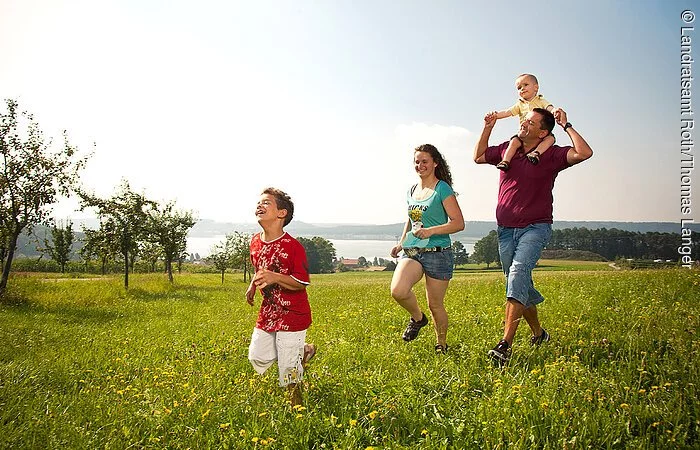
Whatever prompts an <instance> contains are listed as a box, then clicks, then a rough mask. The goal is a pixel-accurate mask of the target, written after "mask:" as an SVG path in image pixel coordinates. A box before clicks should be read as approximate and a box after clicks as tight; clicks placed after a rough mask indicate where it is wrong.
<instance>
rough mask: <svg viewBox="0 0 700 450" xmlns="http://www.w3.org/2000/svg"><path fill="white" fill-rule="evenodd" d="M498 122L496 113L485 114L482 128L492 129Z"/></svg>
mask: <svg viewBox="0 0 700 450" xmlns="http://www.w3.org/2000/svg"><path fill="white" fill-rule="evenodd" d="M497 120H498V113H497V112H496V111H491V112H489V113H486V115H485V116H484V128H493V126H494V125H496V121H497Z"/></svg>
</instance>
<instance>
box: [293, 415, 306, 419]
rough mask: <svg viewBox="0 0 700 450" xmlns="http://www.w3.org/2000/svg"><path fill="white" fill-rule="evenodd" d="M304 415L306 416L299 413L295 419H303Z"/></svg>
mask: <svg viewBox="0 0 700 450" xmlns="http://www.w3.org/2000/svg"><path fill="white" fill-rule="evenodd" d="M302 417H304V415H303V414H297V415H296V416H295V419H301V418H302Z"/></svg>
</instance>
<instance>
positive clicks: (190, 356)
mask: <svg viewBox="0 0 700 450" xmlns="http://www.w3.org/2000/svg"><path fill="white" fill-rule="evenodd" d="M593 264H597V263H593ZM545 265H546V264H545ZM390 279H391V273H383V272H374V273H362V272H353V273H346V274H334V275H315V276H312V285H311V287H310V288H309V295H310V298H311V303H312V309H313V315H314V324H313V325H312V327H311V329H310V330H309V337H308V340H310V341H313V342H315V343H316V344H317V346H318V349H319V352H318V355H317V357H316V358H315V359H314V361H313V362H312V364H311V366H310V368H309V371H308V373H307V377H306V380H305V388H306V389H305V393H304V395H305V404H304V407H303V408H297V409H294V410H293V409H292V408H290V406H289V404H288V403H286V401H285V398H284V396H283V394H282V391H281V389H280V388H279V387H278V386H277V376H276V368H275V367H273V368H272V369H271V370H270V371H269V372H268V373H267V374H266V375H265V376H263V377H258V376H256V375H255V373H254V371H253V370H252V368H251V367H250V365H249V363H248V361H247V358H246V355H247V348H248V343H249V339H250V333H251V331H252V327H253V325H254V322H255V317H256V314H257V306H259V303H257V302H259V297H258V299H257V302H256V303H257V304H256V307H255V308H251V307H249V306H248V305H247V304H246V303H245V300H244V296H243V293H244V291H245V288H246V284H244V283H243V282H242V280H241V279H240V278H239V277H235V276H229V277H227V279H226V282H225V284H223V285H222V284H221V282H220V278H219V277H218V276H217V275H181V276H176V281H175V284H174V285H170V284H169V283H168V282H167V280H166V279H165V277H164V276H162V275H134V276H133V277H132V278H131V279H130V285H131V288H130V289H129V291H124V289H123V288H122V286H121V282H122V280H121V278H119V277H114V278H108V279H94V280H82V279H71V278H62V279H60V280H55V279H54V280H48V281H47V280H41V279H38V278H37V277H17V278H13V279H12V280H11V285H10V291H11V292H10V295H9V298H11V299H12V302H11V304H5V305H4V306H0V342H2V344H3V345H2V346H0V447H8V448H127V447H137V448H143V447H148V448H226V447H228V448H262V447H264V448H363V449H364V448H367V447H374V448H504V447H509V448H532V447H540V448H586V447H592V448H601V447H602V448H625V447H633V448H637V447H643V448H645V447H651V448H674V447H678V448H691V447H697V446H698V445H700V444H699V438H698V425H700V424H699V423H698V420H699V419H698V405H699V403H698V401H697V399H696V397H697V391H696V385H695V384H696V383H697V381H696V380H697V379H698V375H700V373H699V372H700V371H699V370H698V363H697V359H698V347H699V346H700V344H699V341H698V339H697V332H698V323H699V320H698V313H697V300H698V298H700V273H699V272H697V271H686V270H665V271H639V272H636V271H596V272H586V271H576V272H574V271H546V270H545V271H540V272H539V273H537V274H536V282H537V285H538V288H539V289H540V290H541V291H542V293H543V294H544V295H545V297H546V298H547V301H546V302H545V303H544V304H543V305H542V307H541V309H540V313H541V319H542V321H543V324H544V326H545V327H546V328H547V329H548V330H549V331H550V333H551V334H552V341H551V342H550V343H549V344H547V345H545V346H543V347H541V348H538V349H532V348H530V346H529V332H528V330H527V327H526V326H524V325H523V327H521V329H520V330H519V332H518V336H517V338H516V342H515V346H514V356H513V360H512V363H511V364H510V365H509V366H508V367H507V368H505V369H503V370H501V369H495V368H493V367H492V366H491V365H490V364H489V362H488V361H487V359H486V357H485V353H486V351H487V350H488V349H489V348H490V347H492V346H493V345H494V344H495V343H496V342H497V341H498V339H499V338H500V334H501V327H502V320H503V316H502V314H503V303H504V298H503V293H504V292H503V291H504V286H503V277H502V275H501V274H500V273H498V272H491V273H485V274H473V273H470V272H469V271H464V272H458V273H457V274H456V276H455V279H454V281H453V282H452V284H451V286H450V289H449V291H448V295H447V298H446V305H447V309H448V312H449V314H450V332H449V335H448V343H449V344H450V353H449V354H448V355H447V356H442V355H435V354H434V352H433V344H434V336H433V335H432V330H430V328H425V329H424V330H423V331H422V333H421V335H420V336H419V338H418V339H417V340H416V341H414V342H412V343H409V344H407V343H405V342H403V341H402V340H401V337H400V336H401V332H402V331H403V328H404V326H405V322H406V320H407V316H406V314H405V313H404V312H403V311H402V310H401V308H399V307H398V306H397V305H396V304H395V303H394V302H393V300H392V299H391V297H390V296H389V282H390ZM419 299H420V301H421V304H422V305H423V307H424V308H425V298H424V294H423V293H422V292H419ZM426 311H427V309H426Z"/></svg>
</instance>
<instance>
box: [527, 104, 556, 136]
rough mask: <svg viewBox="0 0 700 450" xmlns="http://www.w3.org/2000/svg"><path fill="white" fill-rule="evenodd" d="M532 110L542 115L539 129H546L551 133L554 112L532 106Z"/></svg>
mask: <svg viewBox="0 0 700 450" xmlns="http://www.w3.org/2000/svg"><path fill="white" fill-rule="evenodd" d="M532 112H536V113H537V114H539V115H540V116H542V119H541V120H540V130H547V131H548V132H549V133H550V134H551V133H552V130H553V129H554V124H555V121H554V114H552V113H551V112H549V111H547V110H546V109H544V108H533V109H532Z"/></svg>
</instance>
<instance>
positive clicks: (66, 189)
mask: <svg viewBox="0 0 700 450" xmlns="http://www.w3.org/2000/svg"><path fill="white" fill-rule="evenodd" d="M5 103H6V107H7V112H4V113H1V114H0V263H1V266H2V277H1V278H0V296H2V295H3V294H4V293H5V290H6V288H7V281H8V279H9V274H10V270H11V267H12V261H13V259H14V252H15V249H16V248H17V240H18V238H19V236H20V234H21V233H23V232H25V231H26V232H31V230H32V228H33V227H35V226H37V225H39V224H44V225H51V226H52V228H51V234H52V240H51V241H48V240H45V246H46V249H45V250H46V252H48V253H49V254H50V255H51V257H52V258H53V259H54V260H56V261H57V262H58V263H59V264H60V265H61V267H62V269H65V265H66V263H67V261H68V260H69V258H70V250H71V247H72V243H73V242H72V241H73V231H72V223H70V222H68V223H67V224H66V225H65V226H64V225H58V224H56V223H52V221H51V218H50V216H51V205H52V204H54V203H56V201H57V200H58V198H59V196H65V197H68V196H71V195H74V194H77V195H78V196H79V198H80V203H81V206H82V208H94V209H95V210H96V212H97V216H98V218H99V220H100V227H99V228H98V229H97V230H88V229H86V230H84V232H85V241H84V245H83V247H82V249H81V256H82V257H83V258H84V259H85V260H90V259H91V258H93V257H94V258H97V259H99V260H101V261H102V264H103V267H104V265H105V264H106V262H107V261H111V260H114V259H115V258H121V260H122V261H123V268H124V286H125V287H128V286H129V270H130V268H133V265H134V262H135V261H136V258H137V257H139V256H140V257H142V258H144V259H151V260H154V261H157V260H158V259H162V260H164V261H165V266H166V271H167V273H168V278H169V280H170V281H171V282H172V281H173V274H172V263H173V262H175V261H178V262H182V260H183V259H184V257H185V256H186V255H185V249H186V244H187V241H186V239H187V233H188V232H189V230H190V229H191V228H192V226H194V224H195V222H196V219H194V217H193V215H192V213H191V212H189V211H178V210H176V209H175V204H174V203H172V202H171V203H167V204H165V205H161V204H158V203H156V202H154V201H152V200H149V199H147V198H146V197H145V195H143V194H139V193H136V192H134V191H133V190H132V189H131V187H130V186H129V183H128V182H127V181H123V182H122V185H121V186H120V187H119V189H118V191H117V193H116V194H115V195H114V196H113V197H111V198H100V197H98V196H96V195H94V194H91V193H89V192H87V191H86V190H84V189H83V188H82V187H81V186H80V178H79V173H80V172H81V171H82V169H83V168H84V167H85V165H86V163H87V160H88V158H89V156H90V155H79V154H78V152H77V149H76V148H75V147H73V146H72V145H71V144H70V143H69V141H68V137H67V134H66V133H65V132H64V135H63V145H61V146H59V147H58V148H55V147H54V146H53V145H52V141H51V140H48V141H47V140H46V139H45V138H44V135H43V133H42V131H41V129H40V128H39V125H38V123H37V122H36V120H35V119H34V117H33V116H32V115H31V114H29V113H28V112H22V111H20V110H19V106H18V103H17V102H16V101H15V100H6V101H5ZM154 264H155V263H154Z"/></svg>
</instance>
